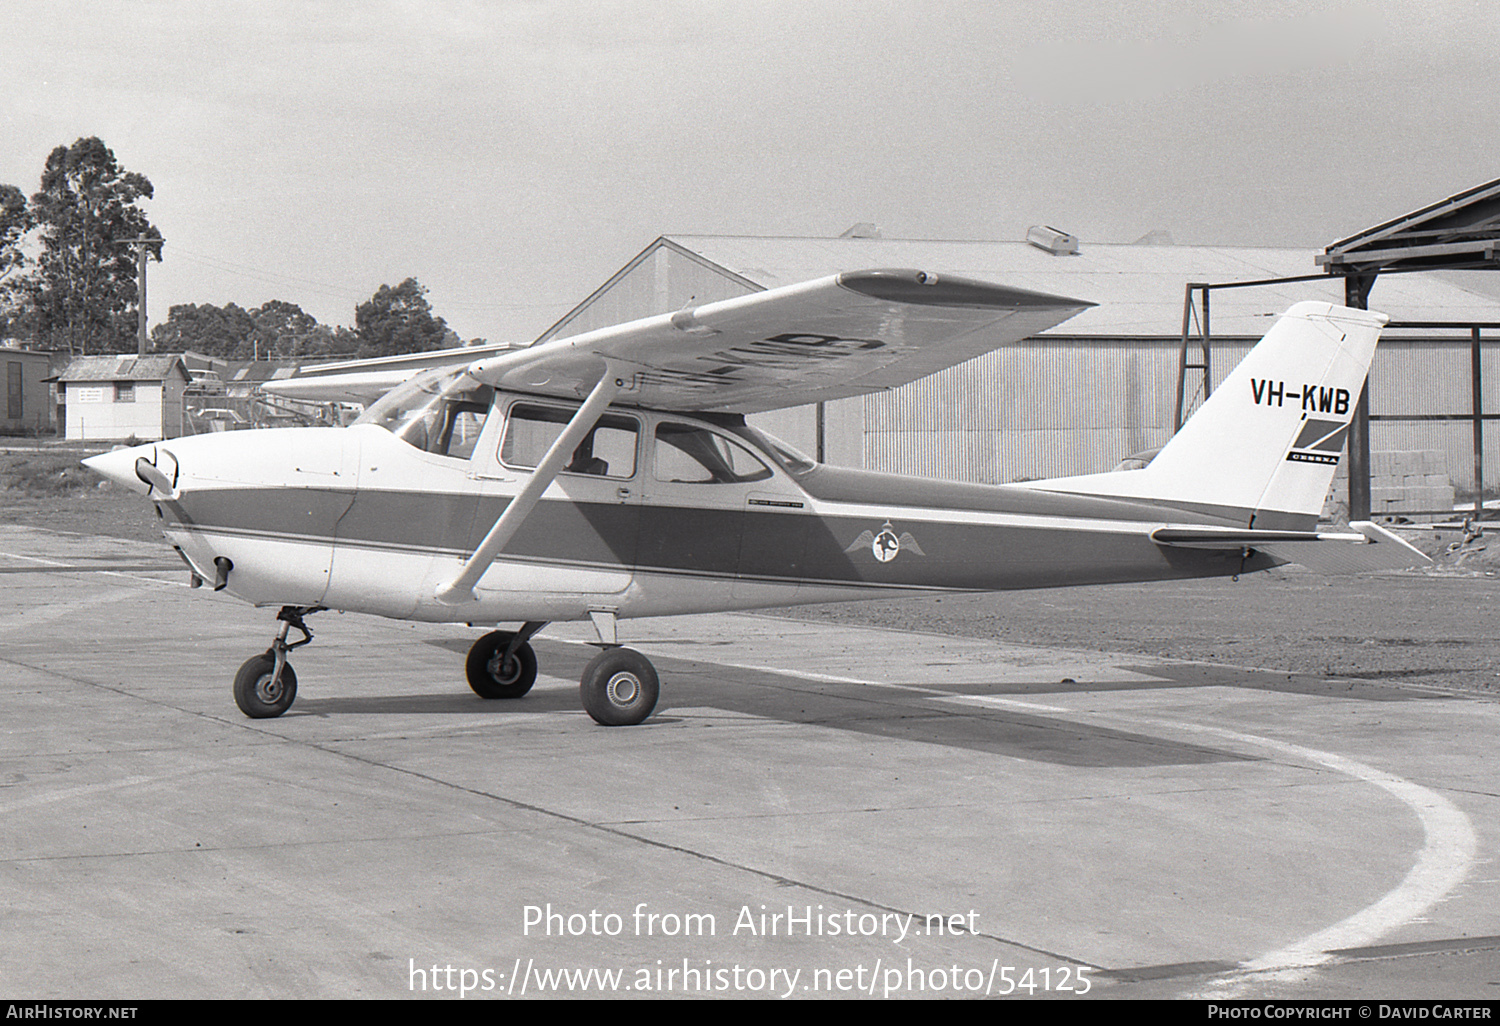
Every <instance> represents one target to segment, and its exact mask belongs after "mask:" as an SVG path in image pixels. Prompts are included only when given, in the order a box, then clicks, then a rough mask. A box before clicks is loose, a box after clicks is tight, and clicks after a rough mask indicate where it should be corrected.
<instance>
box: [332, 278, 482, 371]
mask: <svg viewBox="0 0 1500 1026" xmlns="http://www.w3.org/2000/svg"><path fill="white" fill-rule="evenodd" d="M426 295H427V290H426V289H425V288H423V287H422V286H421V284H420V283H419V282H418V281H417V279H415V278H407V279H406V280H405V281H403V282H402V283H401V284H400V285H397V286H396V287H395V288H391V287H390V286H389V285H382V286H380V289H379V291H377V292H376V293H375V295H373V296H371V297H370V301H369V302H367V303H361V304H360V305H359V306H358V307H356V308H355V311H354V330H355V331H356V332H357V333H358V334H359V352H358V354H357V355H359V356H360V357H371V356H394V355H396V354H397V353H425V352H428V351H430V350H433V349H445V348H447V347H449V346H455V345H458V344H459V343H458V336H456V335H455V334H454V333H453V332H452V331H451V330H449V328H448V325H447V324H446V323H444V321H443V319H442V318H441V317H434V316H433V315H432V307H430V306H429V305H428V304H427V298H426Z"/></svg>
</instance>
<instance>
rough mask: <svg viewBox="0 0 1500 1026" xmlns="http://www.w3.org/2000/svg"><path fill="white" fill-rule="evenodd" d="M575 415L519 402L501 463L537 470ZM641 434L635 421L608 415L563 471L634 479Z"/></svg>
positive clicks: (507, 429) (508, 426) (507, 428)
mask: <svg viewBox="0 0 1500 1026" xmlns="http://www.w3.org/2000/svg"><path fill="white" fill-rule="evenodd" d="M576 412H577V411H576V410H571V409H563V408H560V407H556V406H541V405H538V404H533V403H516V404H515V405H514V406H512V407H511V408H510V420H509V421H508V422H507V423H506V425H505V438H504V440H503V441H502V442H501V443H500V462H501V463H504V464H505V465H506V466H508V467H518V468H523V469H527V470H530V469H533V468H535V467H536V465H537V464H539V463H540V462H541V461H542V457H543V456H545V455H546V454H547V450H548V449H550V448H551V447H552V443H553V442H555V441H556V440H557V436H558V435H560V434H562V433H563V429H564V428H565V427H567V426H568V421H570V420H572V419H573V414H574V413H576ZM639 434H640V428H639V426H638V425H637V423H636V421H635V420H634V418H631V417H623V416H620V415H618V414H612V413H606V414H605V415H604V416H602V417H600V418H599V422H598V423H597V424H595V425H594V429H593V430H592V431H590V432H589V433H588V434H587V435H585V436H584V438H583V441H582V442H579V443H578V446H577V447H576V448H575V449H574V450H573V453H572V455H571V456H570V457H569V458H568V462H567V463H565V464H564V465H563V469H562V472H563V473H564V474H585V475H588V476H592V477H613V478H628V477H634V476H635V451H636V439H637V437H638V436H639Z"/></svg>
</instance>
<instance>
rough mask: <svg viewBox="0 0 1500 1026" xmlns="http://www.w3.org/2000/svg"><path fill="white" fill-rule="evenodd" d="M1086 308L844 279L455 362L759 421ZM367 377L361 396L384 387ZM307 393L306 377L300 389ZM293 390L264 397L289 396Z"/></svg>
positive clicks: (531, 383)
mask: <svg viewBox="0 0 1500 1026" xmlns="http://www.w3.org/2000/svg"><path fill="white" fill-rule="evenodd" d="M1092 305H1093V304H1092V303H1088V302H1085V301H1083V300H1078V299H1068V298H1064V297H1061V296H1052V295H1047V294H1044V293H1039V292H1029V291H1026V290H1024V289H1015V288H1009V287H1006V286H1003V285H994V284H990V283H988V282H980V281H974V280H971V279H966V278H956V277H949V276H946V275H936V274H931V273H928V272H925V271H914V270H867V271H852V272H846V273H843V274H837V275H832V276H829V277H826V278H819V279H816V280H814V281H810V282H804V283H802V284H799V285H789V286H786V287H783V288H777V289H770V290H768V291H764V292H756V293H752V294H750V295H748V296H741V297H738V298H735V299H728V300H723V301H721V302H715V303H707V304H705V305H703V306H698V307H693V308H690V309H684V310H679V311H677V312H675V313H670V314H660V315H657V316H654V317H647V318H643V319H641V320H637V321H631V322H629V323H626V324H620V325H616V326H614V327H609V328H603V329H600V330H597V331H591V332H587V333H585V334H582V335H574V336H572V337H570V338H564V339H555V340H553V341H550V342H546V343H543V344H542V345H538V346H532V347H529V348H527V349H519V350H512V351H509V352H502V353H498V354H496V355H493V356H484V357H481V358H479V359H477V360H476V359H474V355H475V354H473V353H472V352H471V353H467V354H466V353H464V352H463V351H455V352H454V354H453V356H454V357H455V358H456V359H455V360H454V365H459V360H461V359H464V358H467V360H469V361H471V362H470V363H469V374H470V376H472V377H473V378H475V379H476V380H478V381H481V382H484V383H485V384H488V385H493V386H495V387H496V388H500V389H505V390H513V391H520V392H530V393H534V394H541V395H553V396H561V397H570V398H579V397H582V396H584V395H587V394H589V392H590V391H591V390H592V389H593V387H594V386H595V384H597V383H598V382H599V380H600V378H601V377H602V376H603V375H604V374H605V373H606V368H608V370H609V373H611V374H612V375H613V376H614V377H615V378H616V379H618V382H619V388H618V392H617V394H616V397H615V401H616V402H621V403H628V404H631V405H637V406H646V407H652V408H656V409H669V410H681V411H684V412H687V411H699V412H710V411H717V412H733V413H758V412H761V411H765V410H775V409H782V408H785V407H789V406H803V405H806V404H808V403H815V402H823V401H827V400H832V399H844V398H848V397H850V396H857V395H864V394H866V393H870V392H878V391H883V390H886V389H890V388H895V387H897V386H899V385H904V384H906V383H908V382H910V381H915V380H916V379H918V378H921V377H925V376H927V375H929V374H932V373H935V372H936V371H939V370H942V369H944V368H945V367H951V366H953V365H954V364H958V363H962V362H963V361H965V360H968V359H971V358H973V357H975V356H979V355H981V354H983V353H987V352H990V351H991V350H994V349H998V348H1000V347H1002V346H1005V345H1009V344H1011V343H1013V342H1018V341H1020V340H1021V339H1024V338H1028V337H1030V336H1032V335H1035V334H1037V333H1038V332H1042V331H1045V330H1046V329H1048V328H1050V327H1052V326H1054V325H1056V324H1060V323H1061V322H1063V321H1065V320H1067V319H1068V318H1069V317H1072V316H1073V315H1074V314H1076V313H1078V312H1079V311H1081V310H1084V309H1086V308H1088V307H1090V306H1092ZM373 370H374V371H375V372H376V374H377V377H375V378H369V379H368V380H367V382H366V385H367V387H368V386H372V385H373V384H375V383H377V381H378V382H379V383H385V382H386V381H387V380H388V378H389V377H390V373H389V370H388V369H385V368H374V369H373ZM382 372H383V376H380V375H381V373H382ZM315 381H316V379H303V382H304V388H306V387H308V386H311V385H312V384H313V382H315ZM297 384H298V379H295V378H294V379H290V380H288V381H284V382H274V383H272V384H271V385H269V386H268V387H267V390H268V391H274V392H276V393H277V394H281V395H287V396H296V395H298V391H297V390H296V388H295V386H297ZM352 391H353V388H352V387H346V388H345V394H346V395H347V394H350V393H351V392H352ZM302 395H303V396H307V395H308V393H307V392H303V393H302Z"/></svg>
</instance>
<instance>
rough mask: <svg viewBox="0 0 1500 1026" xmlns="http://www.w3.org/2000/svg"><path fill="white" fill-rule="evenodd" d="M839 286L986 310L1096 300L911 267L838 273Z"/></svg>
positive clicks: (1082, 304)
mask: <svg viewBox="0 0 1500 1026" xmlns="http://www.w3.org/2000/svg"><path fill="white" fill-rule="evenodd" d="M837 280H838V283H839V287H840V288H845V289H848V290H849V291H850V292H856V293H858V294H860V295H862V296H869V297H870V298H871V299H878V300H882V301H885V302H892V303H911V304H916V305H919V306H952V307H966V308H969V309H986V310H1037V309H1049V310H1075V311H1076V310H1086V309H1088V308H1089V307H1091V306H1095V305H1096V304H1094V303H1090V302H1089V301H1088V300H1084V299H1070V298H1068V297H1067V296H1054V295H1049V294H1048V293H1045V292H1032V291H1030V290H1028V289H1018V288H1013V287H1011V286H1009V285H996V284H994V283H993V282H987V281H979V280H977V279H974V278H962V277H958V276H956V275H948V274H942V275H939V274H933V273H932V272H930V271H919V270H916V269H912V268H872V269H869V270H864V271H845V272H843V273H842V274H840V275H838V278H837Z"/></svg>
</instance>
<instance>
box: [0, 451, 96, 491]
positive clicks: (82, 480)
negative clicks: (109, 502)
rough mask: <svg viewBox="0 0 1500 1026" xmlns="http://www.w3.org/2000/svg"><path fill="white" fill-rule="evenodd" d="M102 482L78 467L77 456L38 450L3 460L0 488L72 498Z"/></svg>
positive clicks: (10, 455)
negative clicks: (76, 493)
mask: <svg viewBox="0 0 1500 1026" xmlns="http://www.w3.org/2000/svg"><path fill="white" fill-rule="evenodd" d="M100 480H101V478H100V477H99V475H98V474H94V473H92V472H90V471H89V470H88V469H87V468H85V467H82V466H80V465H79V463H78V454H77V453H62V452H46V451H43V450H38V451H36V452H16V453H7V454H5V455H3V456H0V487H3V488H4V489H5V490H6V491H9V492H16V493H19V494H21V495H33V496H48V495H70V494H72V493H75V492H81V491H85V490H89V489H93V488H95V487H97V486H98V484H99V482H100Z"/></svg>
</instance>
